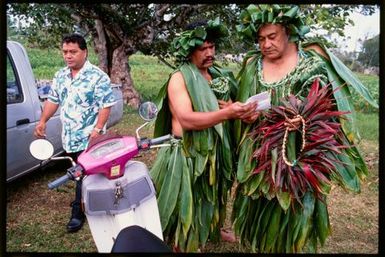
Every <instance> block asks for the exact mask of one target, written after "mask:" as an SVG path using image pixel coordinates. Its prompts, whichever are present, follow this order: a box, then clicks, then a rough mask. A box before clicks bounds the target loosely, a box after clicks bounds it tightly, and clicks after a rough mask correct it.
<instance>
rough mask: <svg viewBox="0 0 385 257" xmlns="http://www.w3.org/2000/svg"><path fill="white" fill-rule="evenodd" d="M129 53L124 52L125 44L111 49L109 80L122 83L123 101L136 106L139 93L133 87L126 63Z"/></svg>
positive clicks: (138, 101)
mask: <svg viewBox="0 0 385 257" xmlns="http://www.w3.org/2000/svg"><path fill="white" fill-rule="evenodd" d="M128 57H129V55H128V54H127V53H126V49H125V46H124V45H123V44H122V45H120V46H119V47H118V48H116V49H115V50H114V51H113V54H112V62H111V68H110V71H111V72H110V74H109V75H110V78H111V82H112V83H115V84H121V85H122V91H123V101H124V103H126V104H128V105H130V106H132V107H134V108H138V107H139V104H140V96H139V93H138V92H137V91H136V90H135V88H134V83H133V81H132V78H131V74H130V71H131V68H130V66H129V64H128Z"/></svg>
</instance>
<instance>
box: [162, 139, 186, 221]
mask: <svg viewBox="0 0 385 257" xmlns="http://www.w3.org/2000/svg"><path fill="white" fill-rule="evenodd" d="M180 151H181V149H180V148H179V147H175V148H174V149H173V150H172V154H171V158H170V160H169V162H168V163H169V165H168V169H167V171H168V172H167V174H166V176H165V178H164V182H163V184H162V186H161V189H160V192H159V194H158V208H159V215H160V217H161V224H162V228H165V227H166V226H167V224H168V221H169V220H170V216H171V214H172V213H173V211H174V209H175V206H176V203H177V200H178V196H179V191H180V186H181V178H182V172H181V171H182V170H183V158H182V157H181V155H180V154H181V153H180Z"/></svg>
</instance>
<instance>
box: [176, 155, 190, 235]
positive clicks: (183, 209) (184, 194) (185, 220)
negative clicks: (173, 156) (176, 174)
mask: <svg viewBox="0 0 385 257" xmlns="http://www.w3.org/2000/svg"><path fill="white" fill-rule="evenodd" d="M183 160H184V162H183V170H181V172H182V184H181V193H180V200H179V210H180V211H179V214H180V220H181V222H182V226H183V234H184V236H185V237H187V233H188V231H189V229H190V226H191V223H192V218H193V196H192V192H191V179H190V171H189V167H188V166H187V163H186V161H185V159H184V158H183Z"/></svg>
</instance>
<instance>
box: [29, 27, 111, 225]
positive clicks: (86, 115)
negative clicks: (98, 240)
mask: <svg viewBox="0 0 385 257" xmlns="http://www.w3.org/2000/svg"><path fill="white" fill-rule="evenodd" d="M62 54H63V58H64V61H65V62H66V64H67V67H65V68H63V69H61V70H59V71H58V72H57V73H56V74H55V77H54V79H53V84H52V86H51V90H50V92H49V96H48V101H46V103H45V105H44V109H43V113H42V115H41V118H40V121H39V123H38V124H37V125H36V128H35V136H36V137H45V128H46V123H47V121H48V120H49V119H50V118H51V117H52V115H53V114H54V113H55V112H56V110H57V109H58V108H59V106H60V118H61V121H62V125H63V126H62V143H63V148H64V150H65V151H66V152H67V154H68V155H69V156H71V157H72V158H73V159H74V160H75V161H76V159H77V157H78V156H79V154H80V153H81V152H82V151H83V150H84V149H86V147H87V145H88V143H89V141H90V140H92V139H94V138H96V137H98V136H99V135H100V134H103V133H104V131H105V126H106V122H107V120H108V116H109V114H110V109H111V106H112V105H114V104H115V99H114V97H113V93H112V88H111V86H110V79H109V77H108V75H107V74H106V73H105V72H103V71H102V70H101V69H99V68H98V67H97V66H95V65H92V64H91V63H90V62H89V61H88V60H87V55H88V50H87V44H86V41H85V39H84V38H83V37H82V36H80V35H78V34H72V35H67V36H65V37H63V40H62ZM80 201H81V180H80V181H78V182H77V183H76V196H75V201H73V202H72V203H71V206H72V216H71V219H70V221H69V223H68V225H67V230H68V231H69V232H75V231H78V230H79V229H80V228H81V227H82V225H83V223H84V213H83V212H82V210H81V208H80Z"/></svg>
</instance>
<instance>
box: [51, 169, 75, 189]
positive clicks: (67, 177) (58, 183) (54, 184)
mask: <svg viewBox="0 0 385 257" xmlns="http://www.w3.org/2000/svg"><path fill="white" fill-rule="evenodd" d="M70 179H71V175H70V174H68V173H67V174H65V175H64V176H62V177H60V178H58V179H55V180H54V181H52V182H50V183H48V188H49V189H54V188H57V187H59V186H61V185H63V184H64V183H66V182H67V181H69V180H70Z"/></svg>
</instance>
